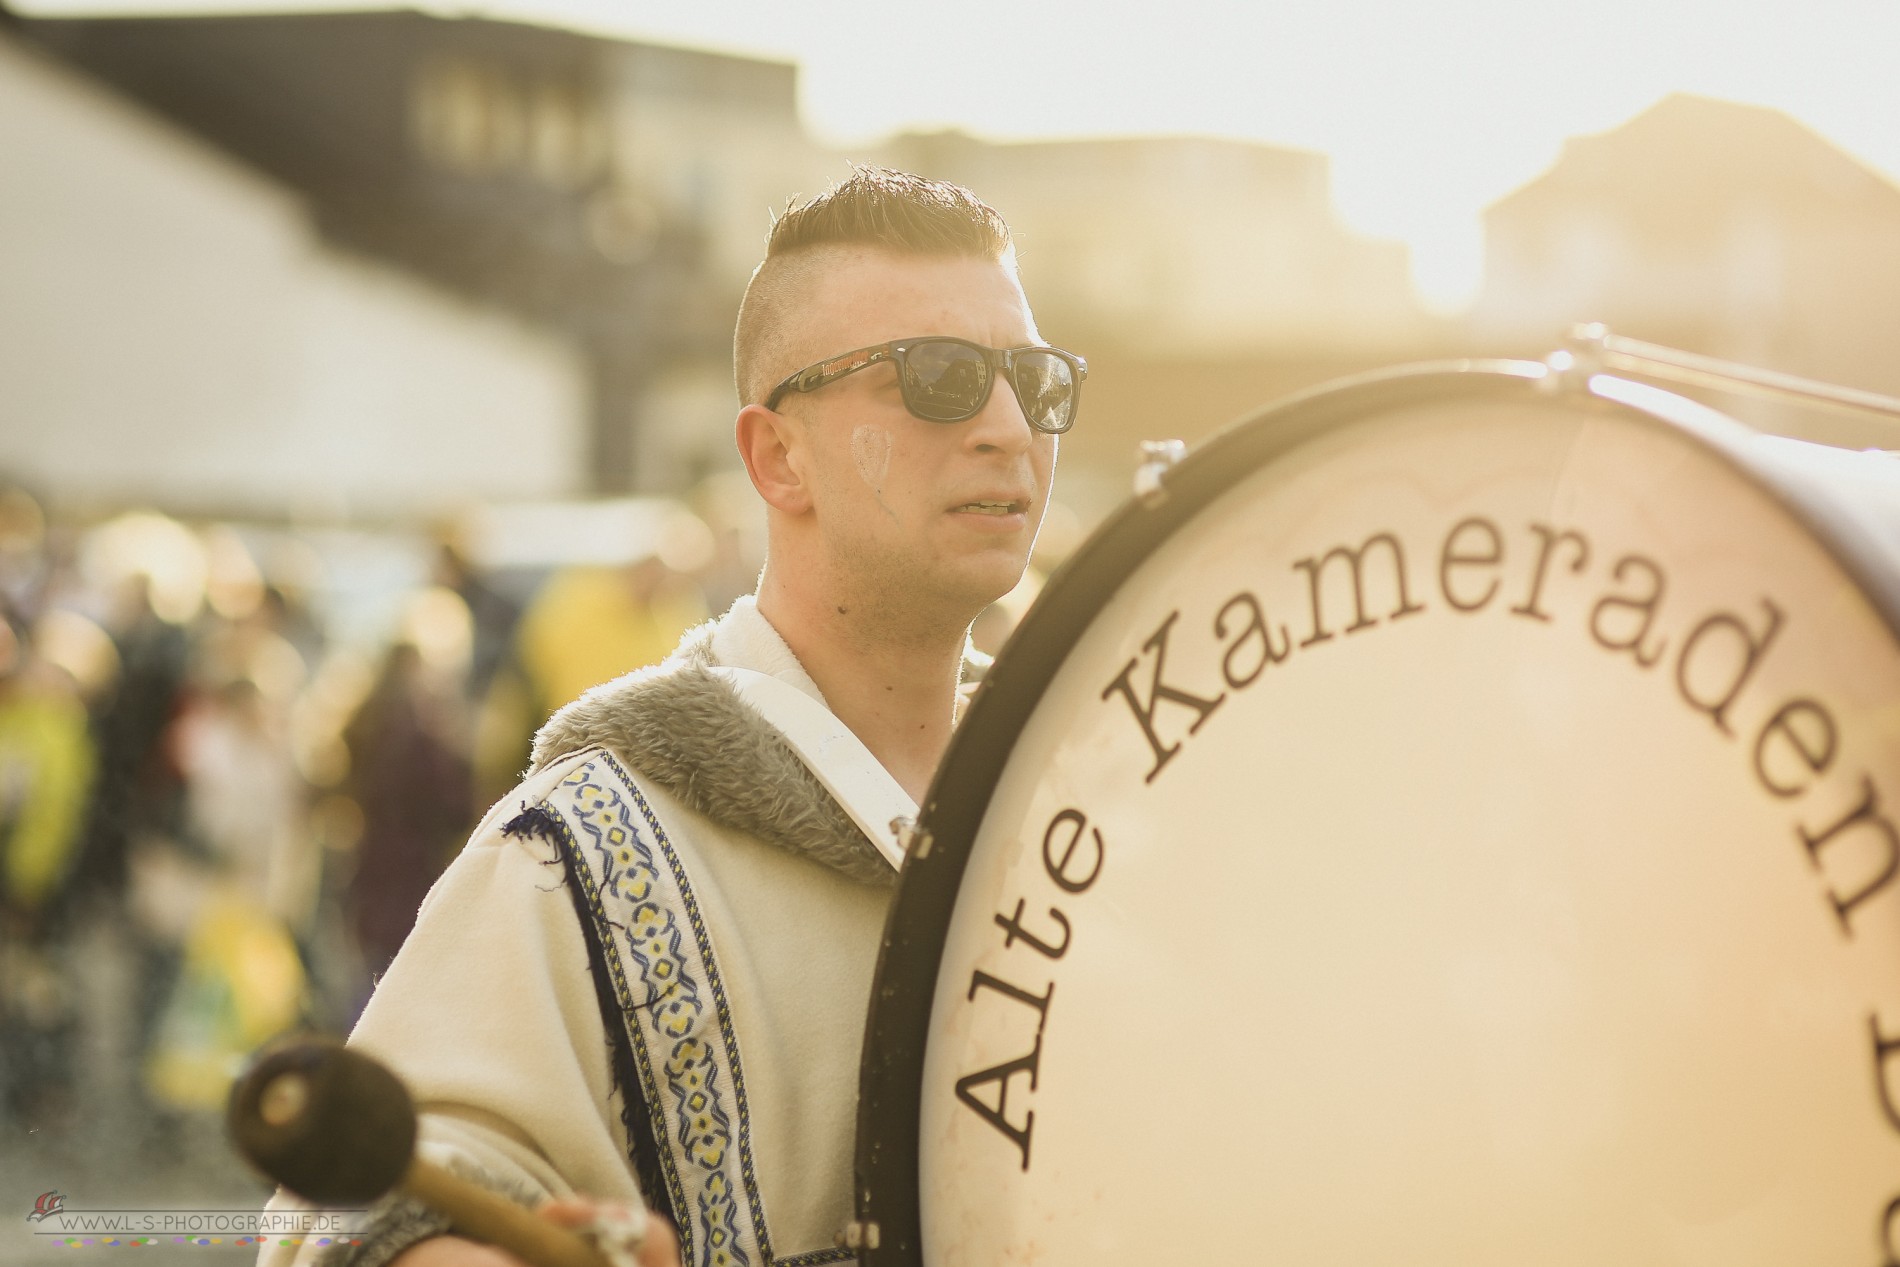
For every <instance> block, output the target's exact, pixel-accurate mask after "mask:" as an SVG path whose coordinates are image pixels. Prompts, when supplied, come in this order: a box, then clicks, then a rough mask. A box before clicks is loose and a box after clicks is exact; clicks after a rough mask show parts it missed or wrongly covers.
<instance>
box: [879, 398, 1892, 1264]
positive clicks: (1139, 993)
mask: <svg viewBox="0 0 1900 1267" xmlns="http://www.w3.org/2000/svg"><path fill="white" fill-rule="evenodd" d="M1897 510H1900V464H1896V463H1895V461H1894V460H1893V459H1892V458H1889V457H1887V456H1885V455H1880V454H1854V453H1847V452H1844V451H1841V450H1831V449H1823V448H1820V447H1817V446H1811V445H1804V444H1800V443H1798V442H1793V441H1786V440H1775V439H1770V438H1766V437H1761V436H1757V435H1755V434H1754V433H1753V432H1750V431H1748V430H1746V429H1745V428H1743V427H1741V426H1740V425H1739V424H1737V423H1735V422H1733V421H1731V420H1729V419H1726V418H1724V417H1722V416H1720V415H1718V414H1715V413H1713V412H1711V411H1709V410H1707V409H1705V408H1703V407H1701V406H1698V405H1695V404H1693V403H1691V402H1689V401H1686V400H1684V399H1681V398H1680V397H1676V396H1672V395H1670V394H1668V393H1665V392H1661V391H1658V390H1656V389H1654V388H1649V387H1645V386H1642V385H1639V384H1635V383H1631V382H1628V381H1624V380H1620V379H1614V378H1609V377H1605V376H1600V375H1599V376H1597V377H1594V378H1584V377H1581V376H1578V377H1566V376H1562V375H1559V374H1557V373H1555V372H1554V371H1550V370H1547V369H1546V367H1544V366H1542V365H1539V364H1536V363H1518V362H1508V363H1507V362H1497V363H1486V364H1482V365H1473V364H1461V365H1458V366H1452V367H1439V368H1433V367H1425V368H1421V369H1411V370H1403V371H1396V372H1392V373H1389V374H1384V375H1376V376H1372V377H1370V378H1366V379H1361V380H1355V381H1352V382H1348V383H1346V384H1343V385H1340V386H1337V387H1334V388H1332V389H1329V390H1323V391H1320V392H1317V393H1314V394H1311V395H1308V396H1305V397H1302V398H1299V399H1296V400H1294V401H1293V402H1291V403H1289V404H1286V405H1284V406H1281V407H1278V408H1275V409H1273V410H1271V411H1269V412H1267V413H1264V414H1262V415H1260V416H1258V417H1256V418H1254V419H1252V420H1250V421H1248V422H1246V423H1243V424H1241V425H1239V426H1237V427H1235V428H1233V429H1231V430H1229V431H1227V432H1225V433H1224V434H1222V435H1221V436H1220V437H1218V438H1217V439H1215V440H1213V441H1211V442H1209V443H1208V444H1206V445H1205V446H1203V447H1201V448H1200V449H1198V450H1196V451H1195V452H1194V453H1192V454H1191V455H1190V456H1189V457H1188V458H1187V459H1186V460H1185V461H1183V462H1181V463H1180V464H1179V465H1178V466H1176V467H1174V468H1173V469H1172V470H1171V471H1170V472H1169V473H1168V475H1167V476H1166V478H1165V479H1164V481H1163V483H1162V486H1161V493H1160V495H1159V496H1155V497H1149V498H1146V499H1143V500H1141V501H1137V502H1131V503H1130V504H1129V505H1127V506H1126V507H1124V508H1123V509H1122V510H1121V511H1120V512H1118V514H1117V515H1116V516H1115V517H1114V518H1112V520H1111V521H1110V522H1109V523H1108V524H1106V525H1105V526H1104V527H1103V528H1102V529H1101V531H1100V532H1098V533H1097V535H1096V536H1095V537H1094V538H1092V540H1091V541H1090V543H1089V544H1088V545H1087V546H1086V547H1085V548H1084V549H1083V550H1082V551H1081V552H1080V553H1079V554H1078V555H1077V556H1076V557H1075V558H1074V559H1073V560H1071V562H1070V563H1069V564H1068V565H1067V566H1066V567H1065V568H1064V569H1063V571H1062V572H1061V573H1060V574H1059V575H1058V577H1057V578H1056V579H1055V580H1054V581H1053V582H1052V583H1051V584H1050V585H1049V587H1048V588H1047V589H1046V591H1045V593H1044V597H1043V598H1042V600H1041V601H1040V602H1039V603H1038V604H1037V605H1036V607H1035V608H1034V610H1033V611H1032V612H1031V613H1030V615H1029V617H1028V619H1027V621H1026V622H1025V624H1024V625H1023V626H1022V627H1021V628H1020V629H1019V630H1018V632H1017V634H1016V636H1015V637H1014V639H1013V640H1012V641H1011V643H1010V645H1009V647H1008V649H1007V650H1006V651H1005V653H1004V654H1003V655H1002V656H1001V657H999V659H998V661H997V663H996V666H995V668H994V670H993V671H992V673H991V674H990V676H989V678H988V679H987V680H986V681H985V683H984V684H983V687H982V690H981V693H980V695H979V696H978V699H977V701H976V703H975V704H974V705H973V707H972V708H971V710H970V713H969V716H968V718H967V720H966V721H965V723H964V724H963V726H962V727H961V728H960V730H959V731H958V733H957V736H956V739H955V742H954V744H953V745H952V747H951V750H950V753H949V755H948V757H947V758H946V762H945V765H944V767H943V769H942V771H941V772H940V774H939V777H938V779H937V782H936V784H935V786H934V787H933V788H932V790H931V792H930V795H929V797H928V800H927V803H926V806H925V809H924V813H923V816H922V820H921V827H922V832H921V833H920V835H919V837H918V839H917V840H916V842H915V843H914V844H913V847H912V856H911V858H910V860H909V861H908V863H907V865H906V867H905V870H904V873H903V876H902V879H901V882H900V884H899V888H898V892H897V896H896V899H895V907H894V910H893V914H892V918H891V923H890V930H889V934H888V936H887V939H886V944H885V948H884V954H883V959H882V961H881V964H880V968H879V975H878V979H877V985H876V992H875V999H874V1004H873V1010H872V1017H871V1023H870V1029H869V1033H868V1036H867V1046H866V1054H865V1065H864V1082H863V1096H862V1100H861V1106H862V1108H861V1119H860V1143H859V1156H858V1180H859V1191H858V1213H859V1222H858V1223H857V1224H856V1225H855V1226H854V1228H853V1229H852V1236H851V1240H852V1241H853V1242H854V1243H856V1244H857V1245H859V1246H860V1247H861V1255H862V1259H863V1261H864V1262H866V1263H867V1264H873V1265H875V1267H884V1265H886V1264H910V1263H917V1262H924V1263H929V1264H932V1265H933V1267H958V1265H962V1264H973V1265H982V1267H991V1265H995V1264H1009V1263H1024V1264H1027V1263H1036V1264H1046V1265H1049V1267H1060V1265H1066V1264H1074V1265H1076V1267H1081V1265H1083V1264H1087V1265H1089V1267H1100V1265H1101V1264H1112V1263H1130V1264H1136V1263H1139V1264H1152V1263H1167V1262H1196V1263H1288V1264H1301V1265H1302V1267H1318V1265H1322V1264H1341V1265H1344V1264H1351V1265H1352V1267H1364V1265H1365V1264H1368V1263H1404V1264H1410V1265H1414V1267H1452V1265H1454V1264H1455V1265H1456V1267H1523V1264H1527V1263H1535V1264H1539V1267H1560V1265H1569V1264H1575V1265H1577V1267H1584V1265H1586V1264H1587V1265H1588V1267H1602V1264H1605V1263H1615V1264H1618V1265H1619V1267H1643V1265H1649V1264H1658V1265H1660V1264H1671V1265H1675V1264H1708V1265H1711V1267H1712V1265H1714V1264H1720V1265H1721V1267H1743V1265H1748V1264H1759V1265H1760V1267H1771V1265H1772V1267H1786V1264H1789V1263H1797V1262H1799V1263H1830V1264H1832V1263H1841V1264H1853V1263H1859V1264H1868V1265H1870V1267H1872V1265H1873V1264H1880V1263H1887V1264H1892V1263H1894V1262H1895V1261H1896V1257H1895V1254H1896V1248H1897V1247H1900V878H1896V873H1897V872H1900V832H1897V831H1896V823H1900V640H1897V638H1896V631H1897V630H1900V567H1897V566H1896V558H1897V557H1900V535H1896V532H1895V527H1896V525H1897V524H1900V514H1896V511H1897Z"/></svg>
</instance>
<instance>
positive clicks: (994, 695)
mask: <svg viewBox="0 0 1900 1267" xmlns="http://www.w3.org/2000/svg"><path fill="white" fill-rule="evenodd" d="M1556 393H1561V394H1562V395H1561V398H1562V399H1563V400H1564V401H1565V402H1566V403H1567V404H1570V405H1571V406H1572V407H1573V408H1576V409H1585V410H1594V411H1596V412H1600V413H1607V414H1615V415H1620V416H1623V417H1633V418H1636V419H1639V420H1642V421H1643V422H1646V423H1648V424H1650V425H1654V426H1660V427H1664V428H1667V429H1670V430H1674V431H1677V432H1684V433H1688V434H1689V435H1691V436H1692V437H1693V438H1694V439H1696V440H1697V441H1699V442H1700V443H1701V445H1702V446H1703V447H1705V448H1706V449H1707V450H1708V451H1710V452H1711V454H1712V455H1713V456H1715V457H1716V458H1717V459H1718V460H1725V461H1726V462H1727V463H1728V464H1729V465H1730V466H1731V467H1733V468H1734V469H1735V470H1736V471H1737V472H1738V473H1739V474H1741V475H1742V476H1743V477H1744V478H1745V479H1746V480H1748V481H1749V482H1750V483H1752V484H1754V485H1756V486H1757V487H1758V488H1759V489H1760V490H1761V491H1762V492H1764V493H1766V494H1767V495H1768V496H1769V497H1770V498H1771V499H1772V500H1773V501H1775V502H1778V503H1780V504H1781V506H1782V507H1783V508H1784V509H1785V510H1787V511H1788V512H1789V513H1790V514H1791V515H1792V516H1793V517H1794V518H1795V519H1796V520H1797V522H1798V523H1800V525H1801V526H1802V527H1804V528H1806V529H1807V531H1808V532H1809V533H1810V534H1811V535H1812V536H1813V538H1814V539H1815V540H1816V541H1817V542H1818V543H1819V544H1820V545H1821V546H1822V547H1823V548H1824V549H1826V550H1827V551H1828V552H1829V553H1830V554H1831V555H1832V556H1833V557H1834V558H1835V560H1836V561H1837V562H1838V563H1840V565H1841V566H1842V568H1843V570H1845V571H1846V572H1847V574H1848V575H1849V577H1851V578H1852V579H1853V580H1854V581H1855V582H1856V584H1857V586H1858V587H1859V588H1860V590H1861V592H1862V593H1863V594H1865V595H1866V596H1867V598H1868V600H1869V601H1870V603H1871V604H1872V605H1873V606H1874V608H1875V609H1876V610H1877V611H1878V613H1879V614H1880V616H1881V617H1882V619H1883V621H1884V622H1885V624H1886V626H1887V629H1888V632H1889V633H1890V634H1891V635H1892V636H1893V637H1894V638H1895V640H1896V641H1897V642H1900V560H1896V559H1895V558H1894V557H1893V556H1892V555H1891V553H1890V547H1886V546H1883V545H1882V543H1881V542H1879V541H1878V540H1876V539H1875V537H1874V536H1873V535H1872V534H1870V533H1869V532H1867V531H1866V530H1865V529H1864V528H1863V527H1862V526H1861V524H1860V523H1859V522H1858V521H1857V520H1856V519H1855V518H1854V517H1852V516H1851V515H1849V514H1847V513H1845V512H1844V511H1843V510H1842V509H1841V507H1840V506H1839V505H1838V504H1837V503H1836V502H1835V500H1834V499H1832V498H1830V497H1829V496H1827V495H1826V491H1825V489H1823V488H1821V487H1817V486H1815V485H1814V484H1812V483H1811V482H1810V481H1806V480H1803V479H1800V478H1798V477H1796V476H1792V475H1790V473H1789V472H1787V471H1784V470H1782V469H1781V468H1779V467H1777V466H1775V465H1774V464H1773V463H1772V462H1770V461H1768V460H1767V459H1766V458H1764V457H1763V456H1761V455H1759V454H1757V453H1755V452H1754V451H1752V450H1751V449H1750V447H1749V445H1748V441H1749V440H1750V439H1752V438H1753V437H1754V435H1755V433H1754V432H1753V431H1752V430H1750V429H1749V428H1748V427H1746V426H1744V425H1743V424H1741V423H1739V422H1735V421H1733V420H1732V419H1728V418H1725V417H1722V416H1720V415H1718V414H1715V413H1713V412H1712V411H1704V410H1702V409H1701V408H1700V407H1695V406H1692V407H1691V408H1688V409H1685V410H1683V411H1681V412H1680V413H1678V414H1675V415H1673V416H1672V415H1666V414H1663V413H1659V412H1652V411H1650V410H1648V409H1643V408H1639V407H1637V406H1635V405H1630V404H1625V403H1622V402H1619V401H1615V400H1610V399H1606V398H1605V397H1602V396H1599V395H1596V394H1594V393H1592V392H1590V391H1588V390H1586V389H1585V384H1584V381H1583V380H1582V379H1578V380H1575V382H1574V384H1572V383H1565V382H1562V381H1560V380H1558V379H1557V378H1556V377H1555V376H1554V374H1553V371H1551V370H1550V369H1549V368H1548V367H1546V366H1545V365H1543V364H1542V363H1540V362H1536V361H1509V360H1484V361H1475V360H1474V361H1452V362H1436V363H1427V364H1419V365H1407V366H1399V367H1396V368H1394V369H1389V370H1381V371H1376V372H1374V373H1370V374H1364V375H1358V376H1355V377H1352V378H1347V379H1342V380H1336V381H1334V382H1331V383H1328V384H1324V385H1322V386H1319V387H1316V388H1313V389H1310V390H1308V391H1306V392H1302V393H1300V394H1298V395H1295V396H1292V397H1290V398H1288V399H1286V400H1284V401H1281V402H1278V403H1276V404H1273V405H1269V406H1267V407H1266V408H1264V409H1262V410H1260V411H1258V412H1256V413H1254V414H1251V415H1247V416H1245V417H1243V418H1242V419H1240V420H1239V421H1237V422H1234V423H1232V424H1230V425H1229V426H1227V427H1226V428H1224V429H1222V430H1221V431H1220V432H1219V433H1218V434H1217V435H1215V436H1213V437H1212V438H1210V439H1209V440H1207V441H1206V442H1205V443H1203V444H1201V445H1199V446H1198V447H1196V448H1195V449H1193V450H1192V451H1191V452H1190V453H1189V454H1188V455H1187V456H1186V457H1185V458H1183V459H1182V461H1181V462H1180V463H1179V464H1178V465H1176V466H1174V467H1173V468H1171V469H1170V470H1169V471H1168V472H1167V474H1166V477H1165V480H1164V487H1165V496H1164V497H1161V498H1157V499H1150V500H1147V501H1142V500H1134V499H1131V500H1130V501H1128V502H1126V503H1124V504H1123V505H1122V506H1121V507H1120V508H1119V509H1118V510H1116V511H1115V512H1114V513H1113V514H1112V515H1111V516H1110V517H1109V519H1108V520H1107V521H1105V522H1104V523H1103V524H1102V525H1101V527H1099V528H1098V529H1097V530H1096V531H1095V533H1094V534H1093V535H1092V536H1091V537H1090V538H1089V539H1088V541H1087V542H1085V543H1084V544H1083V546H1082V547H1081V548H1080V549H1079V550H1077V552H1076V553H1075V554H1074V555H1073V556H1072V557H1071V558H1070V559H1069V561H1068V562H1067V563H1065V564H1064V565H1063V566H1061V567H1060V568H1058V569H1057V570H1056V572H1055V573H1054V574H1053V575H1052V576H1051V577H1050V579H1049V581H1048V583H1047V584H1046V585H1045V586H1044V588H1043V591H1042V594H1041V596H1040V597H1039V598H1038V600H1037V601H1036V603H1035V604H1034V605H1033V606H1032V607H1031V608H1030V610H1029V612H1028V614H1027V615H1026V616H1025V617H1024V619H1023V622H1022V624H1021V625H1020V626H1018V628H1017V629H1016V631H1015V632H1014V634H1012V636H1011V637H1010V639H1009V641H1008V643H1007V645H1006V646H1005V647H1004V649H1003V651H1002V653H1001V654H1000V655H998V656H997V658H996V663H995V664H994V665H993V666H992V667H991V669H990V671H989V672H988V674H986V675H985V677H984V680H983V682H982V684H981V685H980V686H979V687H978V689H977V691H976V694H975V696H974V698H973V699H972V701H971V704H970V708H969V711H968V713H967V714H966V716H965V718H964V720H963V722H962V724H961V725H959V726H958V728H957V730H956V733H955V735H954V736H953V737H952V739H951V742H950V747H949V749H948V750H947V752H946V753H945V755H944V760H943V764H942V765H941V766H940V767H939V768H938V771H937V775H936V778H935V780H934V781H933V782H932V784H931V786H930V790H929V791H928V792H927V793H926V795H925V798H924V802H923V804H922V806H921V808H920V811H919V816H918V828H919V835H918V839H919V840H927V841H928V842H929V843H928V846H927V848H919V847H917V846H913V850H912V853H911V855H910V856H909V857H908V858H906V859H905V862H904V867H903V870H902V872H901V873H900V875H899V877H898V883H897V890H896V893H895V895H894V896H893V898H892V901H891V907H890V913H889V916H888V917H887V921H886V924H885V929H884V938H883V942H882V944H881V947H880V950H879V955H878V964H877V971H876V976H875V978H874V987H873V990H872V995H871V1004H870V1012H869V1015H868V1017H867V1020H866V1024H865V1041H864V1051H863V1063H862V1065H861V1068H860V1073H859V1088H858V1129H857V1156H856V1171H855V1177H856V1191H855V1193H854V1198H855V1207H856V1218H857V1225H856V1227H855V1228H854V1229H853V1232H854V1235H853V1236H852V1237H851V1238H850V1239H851V1240H852V1241H853V1242H855V1247H856V1248H857V1249H858V1253H859V1259H860V1261H861V1262H862V1263H863V1264H864V1267H920V1265H921V1264H922V1262H923V1246H922V1206H921V1202H920V1194H919V1181H918V1162H919V1156H918V1153H919V1144H920V1139H919V1129H920V1124H921V1114H922V1107H923V1069H924V1055H925V1050H924V1049H925V1043H926V1041H927V1038H928V1035H929V1028H930V1018H931V1010H932V1006H933V1003H934V1001H935V995H936V989H937V977H938V973H939V970H940V968H941V966H942V956H943V947H944V943H945V940H946V939H947V937H948V934H949V928H950V920H951V916H952V914H953V913H954V911H955V908H956V902H957V898H958V895H959V893H960V891H961V887H962V882H963V872H964V869H965V865H966V864H967V862H968V860H969V855H970V849H971V847H972V846H973V845H974V843H975V840H976V835H977V832H978V830H979V829H980V828H981V826H982V823H983V819H984V816H985V815H986V814H987V812H988V809H989V801H990V796H991V794H992V793H993V792H994V790H995V787H996V784H997V782H998V780H999V779H1000V778H1001V777H1002V774H1003V771H1004V768H1005V767H1006V766H1007V765H1008V763H1009V759H1010V756H1011V755H1012V753H1013V751H1014V749H1015V745H1016V739H1017V736H1018V735H1020V734H1021V733H1022V729H1023V727H1024V726H1025V725H1026V724H1027V723H1028V721H1029V719H1030V717H1031V716H1032V714H1034V712H1035V711H1036V709H1037V707H1038V706H1039V705H1040V704H1041V702H1042V697H1043V694H1044V693H1045V691H1046V690H1047V688H1048V686H1049V684H1050V682H1051V681H1053V680H1054V678H1055V675H1056V673H1057V671H1058V670H1059V669H1060V668H1061V667H1062V664H1063V663H1064V661H1065V660H1066V659H1067V657H1068V654H1069V651H1070V649H1071V648H1072V647H1073V646H1074V645H1075V643H1076V641H1077V639H1078V638H1079V637H1080V636H1081V635H1082V633H1083V632H1084V631H1085V630H1086V629H1087V628H1088V627H1089V626H1090V624H1092V623H1093V621H1094V620H1095V618H1096V616H1097V615H1098V614H1099V613H1100V612H1101V610H1102V609H1103V608H1104V607H1105V606H1107V605H1108V603H1109V601H1110V600H1111V599H1113V598H1114V596H1115V594H1116V592H1117V591H1118V590H1120V588H1121V586H1122V584H1123V582H1125V581H1126V580H1127V579H1128V578H1129V577H1130V576H1131V575H1133V574H1134V573H1135V572H1136V571H1137V570H1138V569H1139V568H1140V567H1141V566H1142V565H1143V564H1144V563H1146V562H1147V560H1148V558H1149V556H1150V555H1152V554H1153V553H1154V552H1155V550H1157V549H1158V548H1159V547H1160V546H1161V545H1162V544H1163V543H1164V542H1166V541H1167V540H1168V539H1169V538H1170V537H1171V536H1172V535H1173V534H1174V533H1175V532H1176V531H1177V530H1178V529H1179V528H1180V527H1181V526H1182V525H1183V524H1185V523H1187V522H1188V521H1189V520H1191V519H1193V518H1194V517H1195V516H1197V515H1198V514H1200V513H1201V512H1202V511H1203V510H1204V509H1205V508H1206V507H1207V506H1209V505H1210V504H1211V503H1213V502H1214V501H1215V500H1217V499H1218V498H1219V497H1221V496H1222V495H1223V494H1224V493H1226V492H1227V491H1228V490H1229V489H1231V488H1233V487H1234V486H1235V485H1237V484H1239V483H1240V482H1241V481H1243V480H1245V479H1246V478H1248V477H1249V476H1251V475H1252V474H1253V473H1254V472H1256V471H1257V470H1259V469H1260V468H1261V467H1262V466H1263V465H1265V464H1266V463H1267V462H1270V461H1272V460H1274V459H1276V458H1278V457H1280V456H1281V455H1283V454H1285V453H1287V452H1289V451H1291V450H1292V449H1294V448H1296V447H1298V446H1299V445H1301V444H1303V443H1305V442H1307V441H1308V440H1311V439H1314V438H1316V437H1318V436H1320V435H1322V434H1324V433H1325V432H1327V431H1329V430H1331V429H1333V428H1335V427H1338V426H1342V425H1348V424H1351V423H1353V422H1355V421H1358V420H1360V419H1362V418H1364V417H1366V416H1368V415H1371V414H1374V413H1378V412H1381V411H1383V410H1386V409H1388V408H1391V407H1396V406H1401V405H1405V406H1416V405H1424V404H1430V403H1433V402H1435V401H1440V400H1446V399H1462V400H1470V401H1472V402H1474V403H1477V402H1483V401H1496V400H1507V401H1508V400H1522V401H1526V402H1529V401H1533V400H1542V401H1547V400H1549V399H1551V398H1552V397H1553V395H1554V394H1556ZM1685 403H1687V402H1685ZM926 833H927V834H926Z"/></svg>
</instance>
